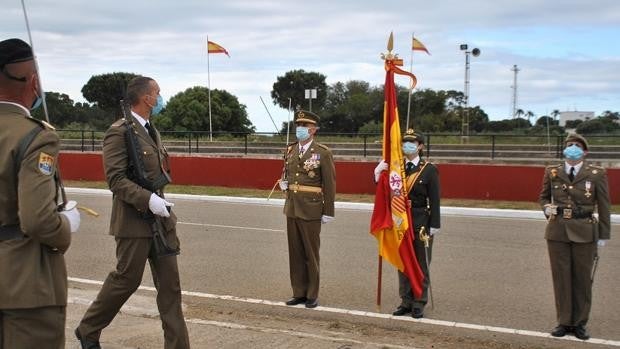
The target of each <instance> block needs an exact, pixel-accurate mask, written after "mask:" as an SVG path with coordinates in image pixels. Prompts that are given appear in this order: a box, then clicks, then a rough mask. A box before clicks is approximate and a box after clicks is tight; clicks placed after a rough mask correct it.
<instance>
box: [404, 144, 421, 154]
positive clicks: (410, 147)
mask: <svg viewBox="0 0 620 349" xmlns="http://www.w3.org/2000/svg"><path fill="white" fill-rule="evenodd" d="M417 151H418V144H417V143H415V142H405V143H403V153H405V154H413V153H415V152H417Z"/></svg>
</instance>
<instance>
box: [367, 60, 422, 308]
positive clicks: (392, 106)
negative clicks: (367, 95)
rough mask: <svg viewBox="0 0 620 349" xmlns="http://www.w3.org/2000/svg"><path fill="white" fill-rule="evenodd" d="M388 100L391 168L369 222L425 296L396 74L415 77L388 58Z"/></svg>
mask: <svg viewBox="0 0 620 349" xmlns="http://www.w3.org/2000/svg"><path fill="white" fill-rule="evenodd" d="M385 69H386V76H385V91H384V94H385V101H384V109H383V159H384V160H385V162H386V163H388V166H389V169H388V171H383V173H381V176H380V177H379V182H378V183H377V189H376V193H375V205H374V209H373V212H372V218H371V221H370V231H371V234H372V235H374V236H375V238H377V241H378V243H379V255H380V256H382V257H383V258H384V259H385V260H387V261H388V262H390V263H391V264H392V265H394V266H395V267H396V268H397V269H398V270H400V271H401V272H402V273H404V274H405V275H406V276H407V278H408V279H409V281H410V283H411V289H412V291H413V294H414V296H415V297H416V298H419V297H421V295H422V283H423V281H424V274H423V273H422V269H421V268H420V265H419V264H418V262H417V259H416V256H415V252H414V250H413V239H414V238H415V237H414V235H413V219H412V216H411V207H410V204H409V200H408V198H407V190H406V188H405V185H404V178H405V169H404V162H403V153H402V143H401V131H400V124H399V121H398V107H397V103H396V88H395V86H394V74H395V73H396V74H400V75H407V76H409V77H411V78H412V79H413V86H415V83H416V78H415V75H413V74H412V73H410V72H406V71H404V70H402V69H400V68H398V67H397V66H396V64H395V61H394V60H393V59H386V61H385Z"/></svg>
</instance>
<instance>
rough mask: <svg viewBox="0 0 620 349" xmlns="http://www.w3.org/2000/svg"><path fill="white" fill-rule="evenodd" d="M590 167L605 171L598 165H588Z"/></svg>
mask: <svg viewBox="0 0 620 349" xmlns="http://www.w3.org/2000/svg"><path fill="white" fill-rule="evenodd" d="M588 167H592V168H595V169H597V170H604V169H605V168H604V167H603V166H597V165H591V164H588Z"/></svg>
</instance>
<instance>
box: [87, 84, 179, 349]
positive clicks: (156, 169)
mask: <svg viewBox="0 0 620 349" xmlns="http://www.w3.org/2000/svg"><path fill="white" fill-rule="evenodd" d="M127 98H128V100H129V104H130V105H131V109H130V110H126V109H127V108H125V106H124V105H123V106H122V109H123V113H124V118H123V119H121V120H119V121H117V122H115V123H114V124H113V125H112V126H111V127H110V129H109V130H108V131H107V132H106V134H105V137H104V140H103V162H104V169H105V173H106V179H107V182H108V185H109V187H110V190H111V191H112V193H113V201H112V217H111V222H110V234H111V235H114V237H115V239H116V258H117V265H116V270H115V271H112V272H111V273H110V274H109V275H108V277H107V279H106V280H105V282H104V284H103V286H102V288H101V290H100V291H99V294H98V295H97V299H96V300H95V301H94V303H93V304H92V305H91V306H90V308H88V310H87V311H86V314H84V317H83V318H82V321H81V322H80V324H79V326H78V328H77V329H76V330H75V334H76V336H77V338H78V339H79V341H80V344H81V345H82V348H83V349H96V348H100V344H99V337H100V336H101V331H102V330H103V329H104V328H105V327H106V326H108V325H109V324H110V322H111V321H112V319H114V317H115V316H116V314H117V313H118V311H119V310H120V309H121V307H122V306H123V304H124V303H125V302H126V301H127V299H128V298H129V297H130V296H131V295H132V294H133V293H134V292H135V291H136V289H137V288H138V286H140V282H141V281H142V274H143V273H144V268H145V265H146V262H147V260H148V262H149V264H150V267H151V272H152V275H153V283H154V284H155V288H156V289H157V308H158V310H159V315H160V318H161V321H162V327H163V330H164V348H166V349H187V348H189V346H190V345H189V337H188V334H187V327H186V325H185V320H184V318H183V311H182V308H181V284H180V281H179V270H178V267H177V257H176V256H177V255H178V251H179V239H178V237H177V234H176V221H177V219H176V216H175V214H174V213H173V212H172V211H171V210H170V207H171V206H173V204H172V203H170V202H168V201H166V200H165V199H164V192H163V191H164V186H165V185H166V184H168V183H170V177H169V176H168V171H169V167H168V154H167V152H166V150H165V148H164V147H163V146H162V144H161V139H160V136H159V132H157V130H156V129H155V128H154V126H153V125H152V124H151V121H152V120H151V118H152V116H154V115H156V114H158V113H159V112H160V111H161V109H162V108H163V100H162V98H161V96H160V95H159V85H158V84H157V82H155V80H153V79H151V78H147V77H136V78H134V79H132V80H131V81H130V82H129V84H128V86H127Z"/></svg>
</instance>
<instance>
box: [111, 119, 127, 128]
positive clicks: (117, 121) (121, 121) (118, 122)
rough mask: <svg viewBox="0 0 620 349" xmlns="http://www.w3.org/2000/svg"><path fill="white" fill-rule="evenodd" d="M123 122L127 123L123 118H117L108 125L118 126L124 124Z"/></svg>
mask: <svg viewBox="0 0 620 349" xmlns="http://www.w3.org/2000/svg"><path fill="white" fill-rule="evenodd" d="M125 123H127V120H125V118H122V119H118V120H116V121H114V123H113V124H112V126H110V127H120V126H123V125H125Z"/></svg>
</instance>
